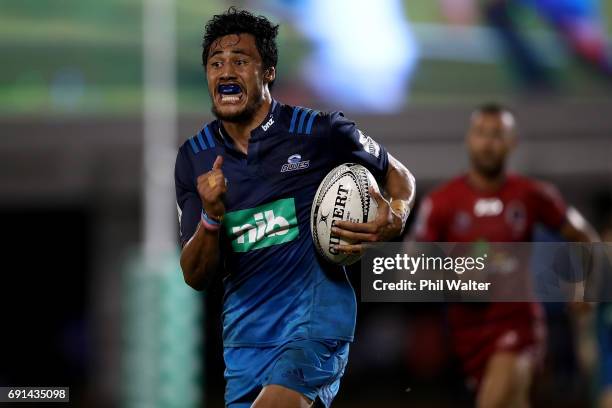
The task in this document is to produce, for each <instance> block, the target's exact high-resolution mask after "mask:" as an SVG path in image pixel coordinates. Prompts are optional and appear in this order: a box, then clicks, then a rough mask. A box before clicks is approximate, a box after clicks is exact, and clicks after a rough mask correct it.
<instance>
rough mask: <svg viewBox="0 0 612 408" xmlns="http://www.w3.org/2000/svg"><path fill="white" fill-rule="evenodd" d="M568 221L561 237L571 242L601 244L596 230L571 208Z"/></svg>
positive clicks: (562, 229)
mask: <svg viewBox="0 0 612 408" xmlns="http://www.w3.org/2000/svg"><path fill="white" fill-rule="evenodd" d="M566 216H567V221H566V222H565V224H563V226H562V227H561V231H560V232H561V235H562V236H563V238H565V239H566V240H567V241H569V242H600V241H601V238H600V237H599V234H597V231H595V228H593V226H591V224H590V223H589V222H588V221H587V220H586V219H585V218H584V217H583V216H582V214H580V212H579V211H578V210H576V209H575V208H573V207H570V208H569V209H568V210H567V214H566Z"/></svg>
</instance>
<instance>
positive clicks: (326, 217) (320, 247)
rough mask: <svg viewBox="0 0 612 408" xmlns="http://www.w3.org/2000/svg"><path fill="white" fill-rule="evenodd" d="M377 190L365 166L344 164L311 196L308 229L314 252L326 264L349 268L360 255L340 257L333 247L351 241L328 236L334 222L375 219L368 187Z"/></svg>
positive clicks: (329, 174)
mask: <svg viewBox="0 0 612 408" xmlns="http://www.w3.org/2000/svg"><path fill="white" fill-rule="evenodd" d="M370 186H373V187H374V189H376V190H379V188H378V184H377V183H376V180H375V179H374V176H373V175H372V173H370V171H369V170H368V169H366V168H365V167H363V166H361V165H359V164H354V163H345V164H342V165H340V166H338V167H336V168H334V169H333V170H332V171H330V172H329V173H328V174H327V176H325V178H324V179H323V181H322V182H321V184H320V185H319V188H318V190H317V193H316V194H315V198H314V201H313V203H312V208H311V211H310V229H311V231H312V239H313V241H314V245H315V247H316V248H317V251H318V252H319V254H321V256H323V258H325V259H326V260H327V261H329V262H332V263H335V264H338V265H350V264H352V263H355V262H357V261H358V260H359V258H360V257H361V255H360V254H344V253H340V252H338V250H336V249H335V248H334V247H333V246H334V245H339V244H352V243H354V242H352V241H349V240H346V239H344V238H340V237H339V236H337V235H335V234H333V233H332V231H331V228H332V226H333V225H334V223H335V222H336V221H351V222H370V221H373V220H374V219H375V218H376V214H377V212H378V206H377V204H376V201H375V200H374V199H373V198H372V197H371V196H370V193H369V191H368V189H369V187H370Z"/></svg>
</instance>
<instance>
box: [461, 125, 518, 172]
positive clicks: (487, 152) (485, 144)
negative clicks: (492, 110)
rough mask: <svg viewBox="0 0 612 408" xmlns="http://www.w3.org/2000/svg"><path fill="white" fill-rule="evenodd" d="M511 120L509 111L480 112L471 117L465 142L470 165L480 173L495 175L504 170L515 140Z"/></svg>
mask: <svg viewBox="0 0 612 408" xmlns="http://www.w3.org/2000/svg"><path fill="white" fill-rule="evenodd" d="M513 122H514V119H513V118H512V115H511V114H510V113H501V114H482V113H481V114H476V115H474V117H473V118H472V122H471V126H470V129H469V131H468V136H467V144H468V150H469V154H470V160H471V162H472V166H473V167H474V168H475V169H476V170H477V171H478V172H480V173H481V174H483V175H485V176H488V177H495V176H497V175H499V174H501V172H503V171H504V168H505V164H506V158H507V157H508V154H509V153H510V151H511V150H512V148H513V147H514V142H515V137H514V123H513Z"/></svg>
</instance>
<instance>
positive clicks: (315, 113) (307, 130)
mask: <svg viewBox="0 0 612 408" xmlns="http://www.w3.org/2000/svg"><path fill="white" fill-rule="evenodd" d="M318 115H319V111H313V112H312V114H311V115H310V119H308V124H307V125H306V134H307V135H309V134H310V132H311V131H312V124H313V123H314V120H315V118H316V117H317V116H318Z"/></svg>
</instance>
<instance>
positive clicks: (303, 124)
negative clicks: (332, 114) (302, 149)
mask: <svg viewBox="0 0 612 408" xmlns="http://www.w3.org/2000/svg"><path fill="white" fill-rule="evenodd" d="M278 109H279V114H278V118H279V120H280V124H281V126H282V127H283V128H284V130H285V131H286V132H287V133H289V134H296V135H307V136H308V135H321V134H324V133H326V132H327V130H328V126H329V114H328V113H327V112H324V111H321V110H319V109H316V108H310V107H305V106H297V105H287V104H280V106H279V108H278Z"/></svg>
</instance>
